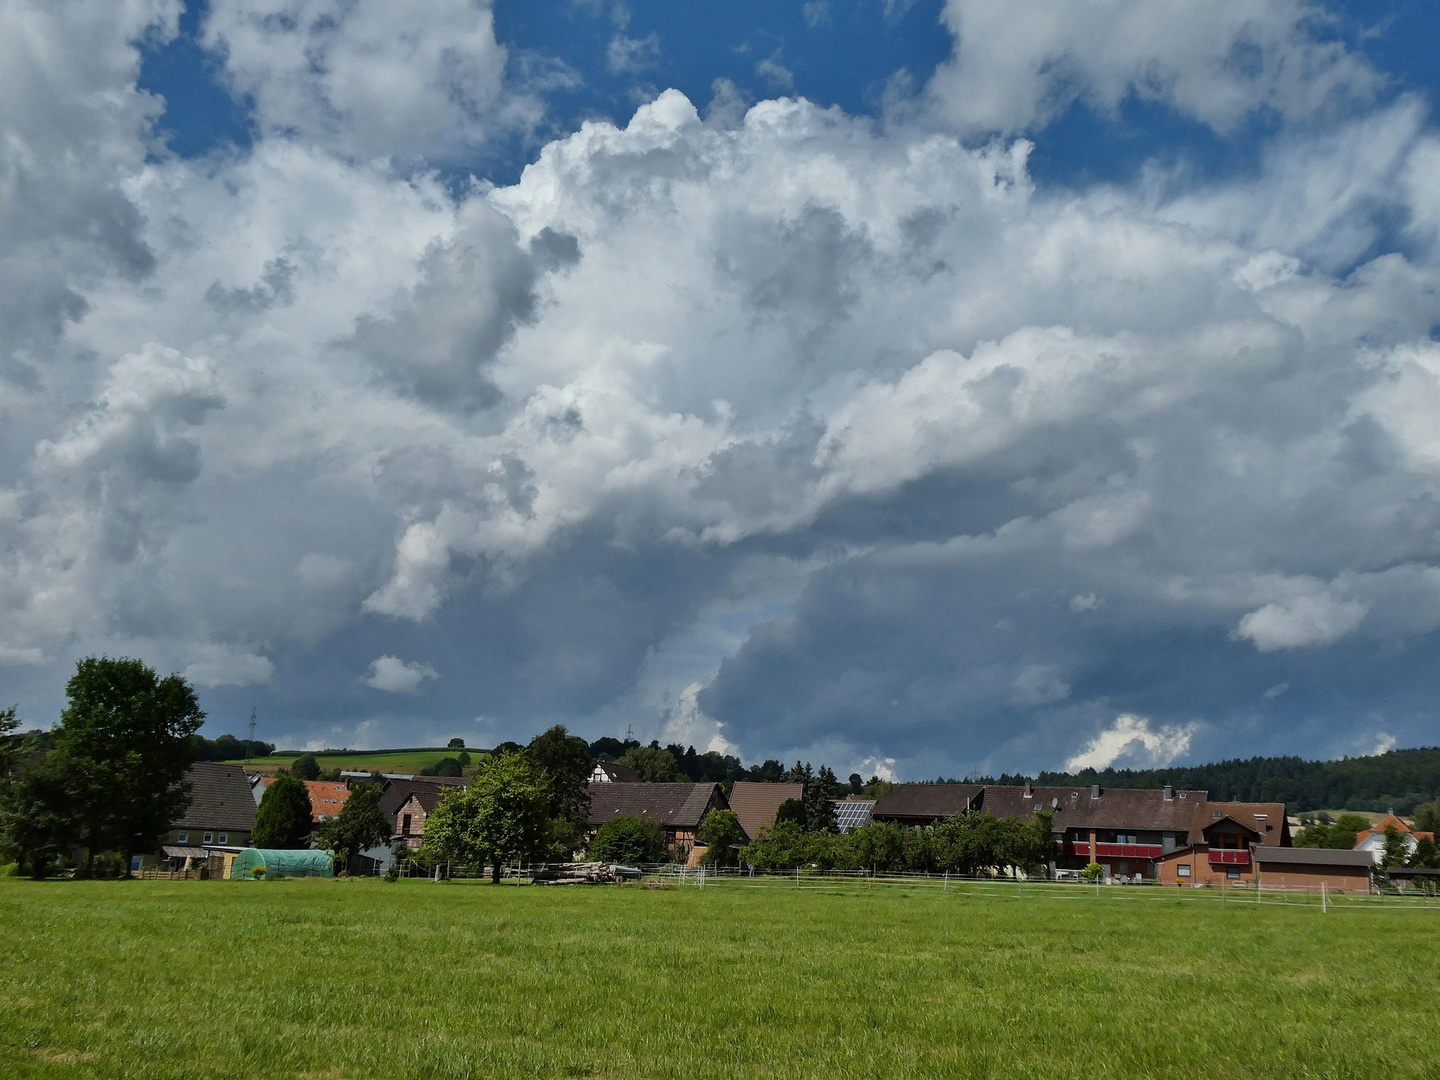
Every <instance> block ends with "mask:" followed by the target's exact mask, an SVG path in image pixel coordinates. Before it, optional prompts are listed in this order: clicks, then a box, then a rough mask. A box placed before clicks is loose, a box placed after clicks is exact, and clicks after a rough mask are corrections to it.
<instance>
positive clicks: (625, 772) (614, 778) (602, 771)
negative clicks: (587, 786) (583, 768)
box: [590, 761, 640, 784]
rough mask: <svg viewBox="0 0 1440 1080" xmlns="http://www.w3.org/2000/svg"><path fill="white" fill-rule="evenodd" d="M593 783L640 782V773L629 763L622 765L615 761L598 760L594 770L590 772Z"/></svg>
mask: <svg viewBox="0 0 1440 1080" xmlns="http://www.w3.org/2000/svg"><path fill="white" fill-rule="evenodd" d="M590 783H592V784H638V783H640V774H639V773H638V772H636V771H635V770H634V769H632V768H630V766H629V765H620V764H618V763H616V762H614V761H597V762H596V763H595V768H594V770H592V771H591V773H590Z"/></svg>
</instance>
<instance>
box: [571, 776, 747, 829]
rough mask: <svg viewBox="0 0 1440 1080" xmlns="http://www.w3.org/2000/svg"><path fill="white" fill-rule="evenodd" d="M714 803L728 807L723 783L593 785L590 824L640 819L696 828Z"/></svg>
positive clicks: (685, 827)
mask: <svg viewBox="0 0 1440 1080" xmlns="http://www.w3.org/2000/svg"><path fill="white" fill-rule="evenodd" d="M712 804H713V805H714V806H718V807H724V806H725V796H724V795H722V794H721V793H720V785H719V784H624V783H618V784H617V783H606V784H591V785H590V824H591V825H603V824H605V822H607V821H609V820H610V819H611V818H612V817H638V818H644V819H646V820H647V821H655V822H659V823H660V825H661V826H664V827H667V828H671V829H693V828H695V827H697V826H698V825H699V824H700V822H701V821H702V820H703V819H704V817H705V814H706V812H707V811H708V810H709V809H710V808H711V806H712Z"/></svg>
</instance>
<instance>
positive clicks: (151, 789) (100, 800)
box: [0, 656, 205, 876]
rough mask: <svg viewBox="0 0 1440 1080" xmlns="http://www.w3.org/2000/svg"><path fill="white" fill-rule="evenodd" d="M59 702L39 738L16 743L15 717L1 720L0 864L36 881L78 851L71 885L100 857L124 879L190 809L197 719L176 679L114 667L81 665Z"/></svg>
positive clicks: (187, 691)
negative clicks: (188, 778) (56, 717)
mask: <svg viewBox="0 0 1440 1080" xmlns="http://www.w3.org/2000/svg"><path fill="white" fill-rule="evenodd" d="M65 697H66V706H65V709H64V711H63V712H62V713H61V714H60V722H59V724H58V725H56V726H55V727H54V728H52V729H51V730H50V731H48V732H46V733H44V737H43V738H28V737H21V738H17V737H16V736H15V729H16V727H17V723H16V719H15V710H14V709H13V708H11V709H7V710H6V711H5V712H4V713H3V714H0V860H3V861H13V862H16V863H18V864H19V869H20V871H21V872H22V873H23V872H25V871H27V870H28V871H29V872H30V873H32V874H34V875H36V876H43V875H44V874H45V872H46V871H47V869H48V868H49V867H50V866H51V865H52V864H53V863H55V862H57V861H59V860H61V859H63V858H65V857H67V856H68V855H69V854H70V853H72V852H76V851H78V852H80V853H81V859H80V865H79V867H78V868H77V869H78V873H79V875H80V876H90V875H91V874H93V873H95V872H96V870H97V866H96V864H97V860H98V859H101V858H102V857H108V860H109V865H107V866H105V867H103V868H102V869H103V870H104V871H105V872H113V871H115V870H117V869H120V868H124V871H125V872H126V873H128V870H129V865H130V857H131V856H132V855H135V854H139V853H142V852H147V851H153V850H154V849H155V847H156V846H157V845H158V843H159V839H160V837H161V836H162V835H163V834H164V833H165V832H166V831H168V830H169V828H170V826H171V823H172V822H174V821H175V820H176V819H177V818H178V817H179V816H180V814H181V813H183V812H184V810H185V808H186V806H188V805H189V802H190V795H191V793H190V790H189V787H188V785H187V784H186V783H185V771H186V770H187V769H188V768H189V766H190V765H191V763H192V762H193V761H194V760H195V741H194V736H195V733H196V731H197V730H198V729H199V727H200V725H201V724H202V723H203V722H204V720H205V713H204V712H202V711H201V709H200V705H199V702H198V701H197V699H196V697H195V691H194V689H193V688H192V687H191V686H190V684H189V683H188V682H186V681H185V680H184V679H183V678H181V677H180V676H179V675H169V676H166V677H165V678H160V677H159V676H158V675H156V673H155V671H154V669H152V668H150V667H147V666H146V665H145V664H144V663H142V662H141V661H139V660H131V659H123V658H122V659H113V658H111V657H103V656H102V657H95V656H90V657H86V658H85V659H83V660H81V661H80V662H79V663H78V664H77V665H76V668H75V674H74V675H73V676H71V678H70V680H69V681H68V682H67V683H66V684H65Z"/></svg>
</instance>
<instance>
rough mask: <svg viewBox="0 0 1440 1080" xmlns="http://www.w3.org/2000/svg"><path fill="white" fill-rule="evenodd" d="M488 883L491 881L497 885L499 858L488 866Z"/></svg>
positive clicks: (498, 879) (498, 882)
mask: <svg viewBox="0 0 1440 1080" xmlns="http://www.w3.org/2000/svg"><path fill="white" fill-rule="evenodd" d="M490 883H491V884H492V885H499V884H500V860H499V859H496V860H495V863H494V865H493V866H491V867H490Z"/></svg>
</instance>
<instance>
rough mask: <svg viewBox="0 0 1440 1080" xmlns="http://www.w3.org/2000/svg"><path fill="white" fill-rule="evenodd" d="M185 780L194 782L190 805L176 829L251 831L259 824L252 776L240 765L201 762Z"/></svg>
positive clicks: (191, 785)
mask: <svg viewBox="0 0 1440 1080" xmlns="http://www.w3.org/2000/svg"><path fill="white" fill-rule="evenodd" d="M185 780H186V782H187V783H188V784H189V785H190V806H189V807H188V808H187V809H186V811H185V812H184V813H183V814H181V815H180V819H179V820H178V821H176V822H175V823H174V827H175V828H177V829H201V830H205V829H212V830H215V831H216V832H221V831H223V832H249V831H250V830H251V829H253V828H254V827H255V797H254V795H252V794H251V792H250V778H249V777H248V776H246V775H245V770H244V769H242V768H241V767H240V766H239V765H220V764H217V763H215V762H213V761H197V762H196V763H195V764H194V765H191V766H190V769H189V771H188V772H187V773H186V774H185Z"/></svg>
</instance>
